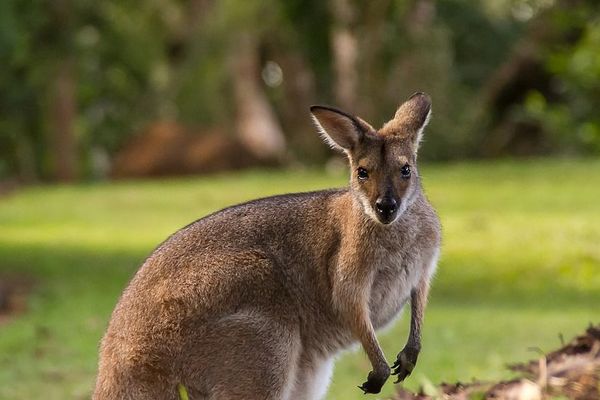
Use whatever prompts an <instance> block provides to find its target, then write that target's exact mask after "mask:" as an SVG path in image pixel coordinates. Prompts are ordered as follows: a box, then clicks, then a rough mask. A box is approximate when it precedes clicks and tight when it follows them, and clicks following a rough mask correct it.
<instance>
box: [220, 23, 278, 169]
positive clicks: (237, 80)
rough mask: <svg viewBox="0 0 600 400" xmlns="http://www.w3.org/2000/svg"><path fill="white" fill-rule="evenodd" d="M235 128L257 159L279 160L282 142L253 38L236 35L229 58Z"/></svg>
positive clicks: (251, 36)
mask: <svg viewBox="0 0 600 400" xmlns="http://www.w3.org/2000/svg"><path fill="white" fill-rule="evenodd" d="M231 67H232V75H233V88H234V98H235V105H236V109H237V110H236V112H237V115H236V129H237V134H238V136H239V138H240V140H241V141H242V143H243V144H244V145H245V146H246V148H248V150H249V151H250V152H251V153H252V154H253V155H254V156H256V157H258V158H259V159H260V160H263V161H268V162H281V161H282V160H283V157H284V154H285V149H286V144H285V138H284V136H283V133H282V131H281V127H280V125H279V122H278V121H277V118H276V116H275V113H274V112H273V109H272V108H271V105H270V104H269V101H268V99H267V95H266V93H265V92H264V90H263V87H262V82H261V75H260V72H261V70H260V67H261V66H260V58H259V52H258V43H257V40H256V38H255V37H254V36H253V35H251V34H250V33H247V32H246V33H242V34H240V35H239V38H238V40H237V44H236V46H234V47H233V54H232V59H231Z"/></svg>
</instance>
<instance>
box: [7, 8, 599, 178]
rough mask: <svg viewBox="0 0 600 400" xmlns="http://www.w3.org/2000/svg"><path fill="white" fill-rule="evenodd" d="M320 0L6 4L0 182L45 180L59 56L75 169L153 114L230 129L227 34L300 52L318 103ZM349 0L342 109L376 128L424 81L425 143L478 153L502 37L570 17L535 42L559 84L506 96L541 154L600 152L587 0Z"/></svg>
mask: <svg viewBox="0 0 600 400" xmlns="http://www.w3.org/2000/svg"><path fill="white" fill-rule="evenodd" d="M330 3H331V1H329V2H320V1H311V2H303V1H299V0H288V1H284V2H268V1H264V0H251V1H241V0H224V1H218V2H217V1H211V0H152V1H147V2H144V3H139V2H135V1H130V0H125V1H121V0H118V1H117V0H105V1H102V2H98V1H92V0H60V1H55V2H52V1H47V0H32V1H28V2H23V1H20V0H5V1H2V2H1V3H0V59H2V61H3V68H2V69H0V178H5V177H7V176H15V175H16V176H18V177H21V178H23V179H25V180H32V179H33V180H35V179H40V178H41V179H47V178H49V177H51V175H52V160H53V157H56V155H55V154H52V151H53V150H52V147H51V146H49V142H50V141H51V135H52V134H51V127H50V126H51V121H52V118H53V116H52V111H51V110H52V106H53V103H55V101H56V100H55V98H54V97H53V94H52V93H53V92H52V90H53V84H54V81H55V80H56V73H57V70H58V69H59V67H60V65H61V63H62V62H65V60H68V61H70V62H71V63H72V64H73V65H74V73H73V80H74V81H75V83H76V91H75V100H76V118H75V121H74V135H75V136H76V143H77V148H76V150H77V160H78V168H79V170H80V171H82V172H81V173H80V174H79V175H80V176H84V177H90V176H94V174H96V173H97V172H96V171H95V166H94V165H95V164H94V159H95V157H96V158H97V157H98V156H99V155H100V156H104V157H108V158H109V159H110V158H111V157H112V156H113V155H114V154H115V152H116V151H117V150H118V149H119V148H120V147H121V146H122V145H123V143H125V142H126V141H127V139H128V138H129V137H130V136H131V135H133V134H134V133H136V132H138V131H139V130H140V129H141V128H142V127H143V126H145V125H146V124H148V123H150V122H153V121H156V120H161V119H174V120H177V121H181V122H183V123H185V124H189V125H197V126H204V127H206V126H219V127H222V128H224V129H223V131H225V132H228V131H229V132H231V131H232V129H233V126H234V124H233V123H232V120H233V118H234V115H235V107H234V102H233V100H232V90H231V74H230V68H229V63H231V60H232V57H231V56H232V52H233V51H235V43H236V41H237V36H236V33H237V32H239V31H246V32H250V33H251V34H252V35H254V36H255V37H256V38H257V39H258V41H259V42H260V52H261V60H262V62H263V63H266V62H268V61H270V60H275V61H276V62H280V61H281V60H282V59H284V58H285V57H289V56H290V54H293V56H294V57H299V58H300V59H303V60H305V61H306V66H307V68H308V70H309V71H310V73H311V74H312V76H313V77H314V81H315V85H314V91H313V92H311V93H312V95H311V96H312V97H314V102H315V103H317V102H324V103H336V101H337V99H336V98H335V95H334V89H333V84H334V81H335V75H334V70H333V66H332V65H333V62H334V60H333V55H332V48H331V46H332V44H331V31H332V29H333V28H334V27H335V26H336V24H337V23H338V22H336V21H338V19H337V16H336V15H335V14H334V11H332V10H333V8H332V7H331V4H330ZM348 4H349V5H351V6H352V7H353V10H354V11H353V12H354V14H355V17H354V20H353V22H352V24H351V26H350V29H351V31H352V32H353V34H354V35H355V36H356V37H357V38H358V41H359V45H358V51H359V52H358V62H357V67H356V72H357V74H358V77H359V84H358V88H357V90H358V93H357V98H358V99H359V100H358V104H357V105H356V109H355V110H349V111H351V112H356V113H357V114H360V115H364V116H365V117H366V118H367V119H369V120H372V121H374V123H375V124H380V123H381V122H383V121H384V120H385V119H386V118H388V117H389V116H390V115H392V113H393V111H394V109H395V107H396V106H397V105H398V102H399V101H400V100H401V99H402V98H405V97H406V96H408V95H410V94H411V93H412V92H414V91H417V90H422V91H426V92H428V93H430V94H431V95H432V97H433V99H434V112H435V118H434V119H433V120H432V126H431V129H430V135H429V137H428V139H427V142H426V143H425V146H426V148H427V150H426V151H425V152H424V153H423V154H424V155H425V157H428V158H431V159H439V160H442V159H452V158H460V157H473V156H480V155H482V154H484V152H483V151H482V150H481V144H482V143H484V142H485V141H486V140H488V135H491V134H493V133H491V131H492V129H490V127H487V126H485V124H482V122H481V121H482V119H481V115H491V114H493V113H494V112H495V110H494V108H493V105H490V104H489V103H486V102H485V101H482V98H483V97H485V96H484V93H483V94H482V92H485V88H486V87H488V86H489V85H490V84H493V82H490V79H492V80H493V79H494V76H495V75H494V72H495V71H497V70H498V68H500V66H501V65H502V64H503V63H505V62H507V60H510V57H511V54H512V53H511V49H513V48H514V47H515V46H516V45H518V44H519V42H520V41H523V40H529V39H528V37H527V34H528V27H529V25H530V22H531V21H534V20H536V19H539V18H542V17H543V15H544V13H545V12H546V11H547V10H549V9H553V8H559V9H560V8H564V9H566V10H567V11H566V12H564V13H563V14H565V15H566V16H565V17H564V18H555V19H554V20H552V21H550V26H552V25H553V24H555V25H561V26H562V25H567V26H568V27H569V29H571V30H575V31H578V32H581V34H580V35H577V36H576V37H574V39H572V40H566V41H562V42H560V43H562V44H561V45H560V46H554V45H552V46H546V45H544V44H542V48H541V49H540V51H539V56H540V57H542V61H543V63H544V65H545V68H546V71H547V72H548V73H549V74H551V76H552V85H553V87H555V88H559V92H560V96H558V97H556V96H554V97H552V98H549V97H548V96H547V93H545V92H544V91H539V93H537V94H536V93H535V88H533V89H532V92H531V94H530V95H529V96H527V100H526V101H522V99H519V100H518V102H517V104H515V107H516V108H517V110H516V114H517V115H520V116H521V117H522V118H526V119H531V120H534V121H536V123H539V124H541V125H542V126H543V129H544V132H545V134H546V135H547V136H548V138H550V139H549V141H550V146H549V147H550V148H549V150H550V151H552V152H565V151H566V152H571V153H578V154H579V153H584V154H585V153H595V154H597V153H598V152H599V151H600V120H599V119H598V115H597V113H595V112H594V110H595V109H596V108H597V106H598V104H599V102H600V95H599V90H598V86H599V82H600V79H599V76H600V71H599V70H600V61H599V56H598V54H600V51H599V49H600V39H599V37H600V33H599V28H598V25H599V24H598V22H599V18H600V16H599V11H598V8H597V7H595V6H594V5H593V2H591V1H576V2H566V1H559V0H502V1H483V2H472V1H467V0H448V1H443V2H435V1H429V0H386V1H382V2H358V1H355V0H349V2H348ZM419 7H425V8H424V10H425V11H427V7H433V12H432V15H431V16H430V17H429V19H427V17H423V18H422V20H419V18H420V17H419V13H418V12H417V11H419ZM415 10H416V11H415ZM424 14H427V12H424ZM415 16H416V17H415ZM417 17H419V18H417ZM418 24H422V25H423V26H421V27H419V26H418ZM544 46H546V47H544ZM281 65H283V64H281ZM284 67H285V66H284ZM288 72H289V73H288ZM283 74H284V82H285V80H288V81H289V80H294V79H296V78H297V76H294V74H293V72H290V71H288V70H286V69H285V68H284V70H283ZM284 86H285V85H281V86H274V87H268V86H267V85H265V88H264V89H265V91H266V92H267V94H268V96H269V100H270V102H271V105H272V107H273V109H274V110H275V112H276V114H277V117H278V118H279V120H281V123H282V125H283V126H284V128H287V130H289V131H290V132H291V131H292V130H293V128H294V127H295V125H296V124H297V123H296V121H295V120H290V117H289V111H288V112H287V114H286V112H285V108H286V106H287V107H289V104H287V103H286V101H287V100H286V99H287V98H289V96H290V95H289V93H287V92H285V90H284ZM312 97H311V98H312ZM293 112H295V113H301V114H302V115H304V114H306V113H307V112H306V110H304V109H298V110H293ZM521 117H519V118H521ZM306 119H308V117H307V118H306ZM291 134H292V133H290V135H291ZM293 134H294V135H307V134H309V133H308V132H304V131H302V132H300V133H293ZM543 139H544V140H546V137H544V138H543ZM315 140H316V139H315ZM297 142H298V141H297V140H296V141H295V140H293V139H290V140H289V143H290V152H291V153H293V154H294V153H295V154H298V155H300V157H298V159H299V160H300V161H318V160H321V161H322V157H321V158H319V157H318V156H317V155H316V153H318V152H317V151H311V149H308V150H307V149H302V148H299V147H297V146H296V143H297Z"/></svg>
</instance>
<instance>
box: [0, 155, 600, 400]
mask: <svg viewBox="0 0 600 400" xmlns="http://www.w3.org/2000/svg"><path fill="white" fill-rule="evenodd" d="M421 174H422V175H423V177H424V182H425V186H426V191H427V193H428V194H429V197H430V198H431V200H432V202H433V203H434V204H435V206H436V207H437V208H438V211H439V213H440V215H441V218H442V222H443V225H444V247H443V255H442V260H441V263H440V268H439V272H438V274H437V276H436V279H435V282H434V285H433V289H432V299H431V304H430V307H429V309H428V311H427V314H426V323H425V330H424V346H423V352H422V354H421V357H420V360H419V363H418V365H417V368H416V370H415V371H414V373H413V376H412V377H410V378H409V379H408V381H407V383H406V385H408V386H409V387H411V388H416V387H417V386H418V385H419V384H421V383H424V382H427V381H432V382H439V381H441V380H446V381H448V380H456V379H460V380H469V379H470V378H471V377H474V376H477V377H478V378H482V379H492V378H498V377H502V376H508V374H507V373H506V372H505V371H504V369H503V365H504V364H505V363H507V362H512V361H519V360H523V359H526V358H532V357H535V356H536V354H535V353H532V352H531V351H530V350H528V349H529V348H530V347H532V346H537V347H540V348H542V349H545V350H549V349H551V348H553V347H556V346H557V345H558V344H559V340H558V336H557V335H558V333H563V334H564V336H565V337H566V338H568V337H570V336H571V335H573V334H575V333H576V332H578V331H580V330H581V329H582V328H584V326H585V325H586V324H587V323H588V322H590V321H594V320H595V321H598V320H599V319H600V314H599V313H598V310H599V309H600V308H599V307H598V304H600V161H592V160H581V161H569V160H541V161H540V160H538V161H528V162H508V161H507V162H500V163H495V164H488V163H469V164H459V165H450V166H448V165H436V166H431V167H428V168H424V170H423V171H422V172H421ZM345 180H346V178H345V173H343V172H340V173H334V174H327V173H324V172H322V171H288V172H246V173H242V174H237V175H222V176H213V177H207V178H193V179H192V178H189V179H177V180H165V181H153V182H121V183H111V184H94V185H78V186H63V187H35V188H28V189H25V190H22V191H20V192H18V193H16V194H13V195H11V196H9V197H5V198H1V199H0V273H2V272H17V271H18V272H21V273H23V274H26V275H29V276H31V277H32V278H33V279H34V280H35V286H34V292H33V293H34V294H33V296H32V297H31V298H30V304H29V311H28V312H27V313H25V314H22V315H20V316H18V317H17V318H15V319H13V320H11V321H10V322H8V323H5V324H2V325H0V364H1V365H2V366H3V367H2V368H0V399H4V398H6V399H13V398H45V399H63V398H88V397H89V394H90V391H91V387H92V385H93V379H94V374H95V368H96V357H97V345H98V341H99V339H100V337H101V335H102V332H103V330H104V328H105V325H106V322H107V320H108V318H109V316H110V312H111V310H112V308H113V306H114V304H115V302H116V300H117V297H118V295H119V293H120V291H121V290H122V289H123V287H124V286H125V285H126V282H127V281H128V279H129V278H130V277H131V275H132V274H133V273H134V271H135V269H136V268H137V267H138V265H139V264H140V263H141V262H142V260H143V259H144V257H145V256H146V255H148V254H149V253H150V252H151V251H152V249H153V248H154V247H155V246H156V245H157V244H158V243H160V242H161V241H162V240H163V239H164V238H165V237H166V236H168V235H169V234H170V233H172V232H173V231H175V230H176V229H178V228H179V227H181V226H184V225H186V224H188V223H189V222H191V221H193V220H194V219H197V218H199V217H201V216H203V215H206V214H207V213H210V212H212V211H215V210H217V209H220V208H222V207H225V206H227V205H230V204H234V203H237V202H240V201H244V200H247V199H251V198H255V197H261V196H266V195H270V194H274V193H283V192H292V191H305V190H313V189H319V188H325V187H331V186H342V185H344V184H345ZM406 332H407V318H403V319H402V320H400V321H399V322H398V323H397V324H396V326H395V327H394V328H393V329H391V330H389V331H388V332H386V333H384V334H381V335H380V338H381V341H382V344H383V346H384V349H385V351H386V354H387V355H388V360H389V361H390V362H391V361H392V360H393V357H395V354H396V352H398V351H399V350H400V349H401V348H402V346H403V344H404V341H405V338H406ZM369 368H370V367H369V364H368V361H367V360H366V357H365V356H364V355H363V354H362V353H361V352H358V353H354V354H348V355H344V356H342V357H341V358H340V360H339V361H338V363H337V364H336V373H335V376H334V379H333V382H332V386H331V390H330V395H329V396H328V398H329V399H340V400H341V399H353V398H357V399H358V398H364V395H362V394H361V392H360V391H359V390H358V389H357V388H356V386H357V385H359V384H360V383H362V382H363V381H364V378H365V377H366V374H367V373H368V371H369ZM391 391H393V385H392V384H391V383H388V384H387V385H386V387H385V392H384V393H383V394H382V395H381V396H379V397H378V396H372V398H383V397H385V395H386V394H389V393H391Z"/></svg>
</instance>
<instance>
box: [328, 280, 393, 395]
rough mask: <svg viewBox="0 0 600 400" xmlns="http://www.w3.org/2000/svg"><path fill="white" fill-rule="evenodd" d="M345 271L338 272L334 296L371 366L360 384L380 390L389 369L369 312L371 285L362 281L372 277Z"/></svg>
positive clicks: (366, 387)
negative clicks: (364, 379) (363, 381)
mask: <svg viewBox="0 0 600 400" xmlns="http://www.w3.org/2000/svg"><path fill="white" fill-rule="evenodd" d="M342 271H344V270H343V269H342ZM350 271H352V270H350ZM344 272H349V271H344ZM344 275H346V276H341V274H340V278H339V280H338V282H337V285H336V286H334V296H335V298H336V300H337V301H336V302H337V305H338V307H339V309H340V312H341V313H342V315H343V316H344V318H345V319H346V321H347V323H348V325H349V327H350V331H351V333H352V335H353V336H354V337H355V338H356V339H358V341H359V342H360V344H361V345H362V347H363V349H364V350H365V352H366V353H367V357H368V358H369V361H370V362H371V366H372V367H373V370H372V371H371V372H369V375H368V377H367V381H366V382H365V383H363V384H362V385H361V386H359V388H360V389H362V390H363V391H364V392H365V393H379V392H380V391H381V387H382V386H383V384H384V383H385V381H387V379H388V378H389V376H390V371H391V370H390V367H389V365H388V363H387V361H386V359H385V355H384V354H383V351H382V350H381V347H380V346H379V342H378V341H377V336H375V329H374V328H373V324H372V323H371V317H370V315H369V306H368V304H369V301H368V299H369V292H368V290H366V288H368V287H370V285H365V282H369V281H370V280H371V279H372V277H368V276H359V275H362V274H360V272H359V271H356V270H354V271H352V272H350V273H348V274H344Z"/></svg>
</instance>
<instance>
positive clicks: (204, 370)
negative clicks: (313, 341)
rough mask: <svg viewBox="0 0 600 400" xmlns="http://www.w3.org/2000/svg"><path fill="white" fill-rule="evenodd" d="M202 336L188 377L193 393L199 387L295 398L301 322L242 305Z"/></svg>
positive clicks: (223, 394) (249, 399)
mask: <svg viewBox="0 0 600 400" xmlns="http://www.w3.org/2000/svg"><path fill="white" fill-rule="evenodd" d="M198 340H199V342H200V343H199V345H198V346H197V347H195V350H193V351H194V354H191V355H190V356H191V357H190V365H189V367H190V368H189V370H188V372H191V374H188V375H187V377H186V381H187V382H186V383H185V384H186V386H189V387H190V388H191V390H190V398H194V395H193V394H194V393H197V394H198V395H199V396H203V398H208V399H211V400H217V399H228V400H237V399H240V400H242V399H246V400H253V399H257V400H258V399H260V400H270V399H273V400H275V399H277V400H280V399H290V400H291V397H290V393H291V390H292V387H293V384H294V380H295V369H296V364H297V362H298V355H299V352H300V335H299V333H298V328H297V325H295V324H290V323H287V322H283V321H281V319H280V318H279V319H275V318H271V317H269V316H266V315H265V314H263V313H258V312H255V311H242V312H238V313H235V314H232V315H230V316H227V317H224V318H222V319H221V320H219V321H217V322H216V323H213V324H212V325H211V326H210V327H208V330H207V331H206V332H203V333H202V334H201V335H199V337H198ZM201 398H202V397H201Z"/></svg>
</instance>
